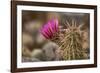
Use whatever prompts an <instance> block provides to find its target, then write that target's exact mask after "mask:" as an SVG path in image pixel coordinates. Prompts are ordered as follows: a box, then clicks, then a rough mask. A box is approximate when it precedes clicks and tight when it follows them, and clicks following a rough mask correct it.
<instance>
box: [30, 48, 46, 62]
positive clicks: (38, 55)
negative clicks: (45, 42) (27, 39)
mask: <svg viewBox="0 0 100 73" xmlns="http://www.w3.org/2000/svg"><path fill="white" fill-rule="evenodd" d="M32 58H37V59H39V60H41V61H44V60H45V55H44V53H43V51H42V50H41V49H34V50H33V52H32Z"/></svg>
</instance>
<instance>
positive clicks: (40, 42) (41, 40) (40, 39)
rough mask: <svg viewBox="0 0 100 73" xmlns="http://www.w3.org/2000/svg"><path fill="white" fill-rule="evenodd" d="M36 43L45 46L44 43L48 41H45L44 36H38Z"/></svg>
mask: <svg viewBox="0 0 100 73" xmlns="http://www.w3.org/2000/svg"><path fill="white" fill-rule="evenodd" d="M36 42H37V43H38V44H43V43H45V42H46V39H45V37H44V36H43V35H42V34H40V33H39V34H38V35H37V37H36Z"/></svg>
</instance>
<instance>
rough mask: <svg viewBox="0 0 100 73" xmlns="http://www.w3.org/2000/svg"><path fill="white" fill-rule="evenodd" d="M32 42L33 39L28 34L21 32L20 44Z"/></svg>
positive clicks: (30, 43)
mask: <svg viewBox="0 0 100 73" xmlns="http://www.w3.org/2000/svg"><path fill="white" fill-rule="evenodd" d="M33 43H34V39H33V37H32V36H31V35H30V34H27V33H23V34H22V44H23V45H29V46H31V45H32V44H33Z"/></svg>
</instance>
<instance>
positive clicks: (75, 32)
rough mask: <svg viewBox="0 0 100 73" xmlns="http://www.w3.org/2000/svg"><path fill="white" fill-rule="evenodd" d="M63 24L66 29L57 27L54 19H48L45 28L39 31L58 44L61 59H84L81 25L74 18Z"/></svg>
mask: <svg viewBox="0 0 100 73" xmlns="http://www.w3.org/2000/svg"><path fill="white" fill-rule="evenodd" d="M65 25H66V29H59V28H58V21H57V19H56V20H52V21H49V22H48V23H47V24H46V25H45V26H46V28H45V27H44V28H42V29H41V31H42V34H43V36H44V37H46V38H47V39H50V40H52V41H53V42H55V43H56V44H58V45H59V49H58V50H60V54H61V57H62V59H63V60H76V59H85V57H84V55H85V54H86V52H85V50H84V49H83V48H82V37H81V30H80V27H81V26H82V25H79V26H78V25H77V24H76V22H75V20H72V22H71V23H69V22H68V21H66V24H65ZM47 26H48V27H47ZM44 30H45V31H44ZM60 30H64V33H62V32H61V31H60ZM44 33H45V34H44ZM47 35H48V36H47ZM61 35H62V36H61ZM61 38H62V39H61Z"/></svg>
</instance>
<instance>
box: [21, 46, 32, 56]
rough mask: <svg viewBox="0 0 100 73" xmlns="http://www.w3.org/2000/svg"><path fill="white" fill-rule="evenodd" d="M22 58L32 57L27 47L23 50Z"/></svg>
mask: <svg viewBox="0 0 100 73" xmlns="http://www.w3.org/2000/svg"><path fill="white" fill-rule="evenodd" d="M22 56H23V57H31V51H30V50H29V49H28V48H27V47H23V48H22Z"/></svg>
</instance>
